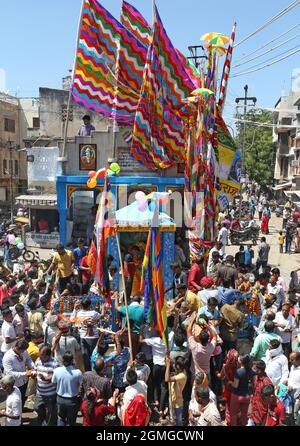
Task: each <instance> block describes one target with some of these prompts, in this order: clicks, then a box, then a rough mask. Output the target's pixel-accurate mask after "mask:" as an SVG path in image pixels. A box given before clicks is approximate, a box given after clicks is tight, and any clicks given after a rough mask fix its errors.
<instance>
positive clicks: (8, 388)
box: [0, 375, 22, 426]
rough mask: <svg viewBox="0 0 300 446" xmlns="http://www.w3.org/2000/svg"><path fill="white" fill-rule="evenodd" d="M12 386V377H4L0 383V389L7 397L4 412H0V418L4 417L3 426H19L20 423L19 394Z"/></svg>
mask: <svg viewBox="0 0 300 446" xmlns="http://www.w3.org/2000/svg"><path fill="white" fill-rule="evenodd" d="M14 384H15V379H14V377H13V376H12V375H7V376H4V377H3V378H2V379H1V381H0V387H1V389H2V390H3V391H4V392H5V393H6V395H7V396H6V403H5V410H2V411H1V412H0V417H5V426H21V423H22V397H21V392H20V390H19V389H18V388H17V387H15V386H14Z"/></svg>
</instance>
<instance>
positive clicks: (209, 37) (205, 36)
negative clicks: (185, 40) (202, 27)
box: [200, 32, 221, 41]
mask: <svg viewBox="0 0 300 446" xmlns="http://www.w3.org/2000/svg"><path fill="white" fill-rule="evenodd" d="M217 36H221V33H214V32H211V33H206V34H203V36H202V37H200V40H208V41H211V40H212V39H214V38H216V37H217Z"/></svg>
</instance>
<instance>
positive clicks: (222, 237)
mask: <svg viewBox="0 0 300 446" xmlns="http://www.w3.org/2000/svg"><path fill="white" fill-rule="evenodd" d="M218 242H221V243H222V250H221V252H222V255H223V256H225V250H226V245H227V243H228V224H227V223H223V226H222V228H221V229H220V231H219V235H218Z"/></svg>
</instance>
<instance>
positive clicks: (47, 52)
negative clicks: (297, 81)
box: [0, 0, 300, 116]
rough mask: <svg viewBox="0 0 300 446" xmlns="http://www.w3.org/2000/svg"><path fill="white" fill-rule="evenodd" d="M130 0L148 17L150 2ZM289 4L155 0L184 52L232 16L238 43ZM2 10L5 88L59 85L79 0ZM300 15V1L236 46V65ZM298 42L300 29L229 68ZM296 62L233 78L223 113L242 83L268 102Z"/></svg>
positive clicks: (117, 0)
mask: <svg viewBox="0 0 300 446" xmlns="http://www.w3.org/2000/svg"><path fill="white" fill-rule="evenodd" d="M130 1H131V3H132V4H133V5H134V6H135V7H136V8H138V9H139V10H140V11H141V13H142V14H143V15H144V17H145V18H146V19H147V20H148V21H149V22H150V23H151V22H152V0H129V2H130ZM290 3H292V0H251V1H246V0H226V1H225V0H210V1H208V0H206V1H204V0H156V4H157V7H158V10H159V12H160V16H161V19H162V21H163V23H164V26H165V28H166V30H167V32H168V34H169V37H170V38H171V40H172V42H173V44H174V46H175V47H177V48H179V49H180V50H181V51H182V52H183V53H184V54H185V55H189V52H188V49H187V48H188V46H189V45H199V44H201V42H200V37H201V36H202V34H204V33H206V32H210V31H214V32H221V33H223V34H226V35H230V34H231V29H232V24H233V22H234V21H236V22H237V36H236V42H238V41H240V40H241V39H242V38H243V37H245V36H246V35H248V34H249V33H251V32H252V31H255V30H256V29H257V28H259V27H260V26H261V25H262V24H263V23H265V22H266V21H268V19H270V18H271V17H272V16H274V15H275V14H276V13H278V12H279V11H280V10H282V9H283V8H285V7H286V6H288V5H289V4H290ZM101 4H102V5H103V6H104V7H106V8H107V9H108V10H109V11H110V12H111V13H112V14H113V15H114V16H115V17H116V18H119V15H120V7H121V0H101ZM0 8H1V26H0V41H1V42H2V44H1V50H0V69H4V70H5V73H6V89H7V90H9V93H10V94H12V95H18V96H19V97H37V96H38V89H39V87H50V88H61V78H62V77H64V76H67V75H68V71H69V69H70V68H71V67H72V65H73V60H74V54H75V47H76V40H77V29H78V19H79V15H80V10H81V0H50V1H41V0H26V1H23V0H9V1H8V2H7V1H5V0H0ZM299 19H300V4H299V5H298V6H297V7H296V8H295V9H293V10H292V11H291V12H289V13H288V14H286V15H284V16H283V17H282V18H280V19H279V20H277V21H276V22H275V23H273V24H272V25H270V26H268V27H267V28H266V29H265V30H263V31H261V32H259V33H258V34H257V35H256V36H254V37H251V38H249V39H248V40H247V41H246V42H245V43H243V44H241V45H240V46H238V47H237V48H236V49H235V50H234V54H233V64H234V63H237V62H238V60H239V59H240V58H241V57H243V56H244V55H247V54H249V53H250V52H252V51H254V50H256V49H258V48H259V47H261V46H262V45H264V44H265V43H266V42H268V41H269V40H272V39H273V38H274V37H276V36H279V35H280V34H282V33H284V32H285V31H287V30H288V29H289V28H291V27H292V26H294V25H296V24H297V23H298V22H300V20H299ZM297 34H300V26H298V27H297V28H295V29H294V30H293V31H291V32H290V33H289V34H287V35H286V36H283V37H282V38H281V39H279V40H277V41H276V42H274V43H273V44H271V45H270V46H268V47H267V48H266V49H262V50H261V51H260V52H263V51H266V50H267V49H268V48H271V47H272V46H275V45H277V44H279V43H281V42H283V41H284V40H286V39H288V38H290V37H293V36H296V35H297ZM3 42H4V43H5V44H3ZM297 48H300V36H299V35H298V36H297V37H295V39H293V40H291V41H290V42H288V43H287V44H286V45H284V46H282V47H281V48H278V49H277V50H274V51H272V52H270V53H269V54H266V55H264V56H262V57H261V58H259V59H257V60H254V61H252V62H250V63H249V64H244V65H242V66H241V67H239V68H236V69H235V70H232V73H234V72H236V73H237V72H240V71H244V70H246V69H248V68H251V67H252V66H253V65H257V64H258V63H262V62H264V61H266V60H267V59H270V58H271V57H275V56H277V55H278V57H282V56H283V55H284V54H282V53H284V52H289V51H288V50H292V49H293V50H294V49H297ZM260 52H259V53H260ZM259 53H257V54H259ZM249 57H250V56H249ZM252 57H253V56H252ZM222 60H223V59H222ZM244 60H245V59H244ZM221 63H222V62H221ZM295 67H300V52H298V53H297V54H295V55H293V56H292V57H290V58H288V59H286V60H283V61H282V62H280V63H278V64H275V65H273V66H272V67H268V68H265V69H263V70H261V71H258V72H256V73H251V74H248V75H244V76H239V77H236V78H232V79H230V81H229V92H228V96H227V99H228V106H227V108H226V111H225V113H226V115H228V116H232V115H233V113H234V111H235V109H234V107H233V104H234V100H235V97H236V96H243V94H244V90H243V87H244V85H245V84H247V85H248V86H249V93H248V94H249V96H256V97H257V100H258V102H257V104H258V105H259V106H262V107H273V106H274V105H275V103H276V102H277V100H278V98H279V97H280V96H281V93H282V90H283V88H285V91H288V90H289V89H290V84H291V72H292V70H293V68H295Z"/></svg>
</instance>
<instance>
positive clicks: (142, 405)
mask: <svg viewBox="0 0 300 446" xmlns="http://www.w3.org/2000/svg"><path fill="white" fill-rule="evenodd" d="M150 416H151V410H150V409H149V407H148V405H147V403H146V401H145V397H144V395H141V394H139V395H136V396H135V397H134V398H133V400H132V401H131V402H130V403H129V405H128V406H127V407H126V409H125V410H124V412H123V416H122V425H123V426H148V424H149V420H150Z"/></svg>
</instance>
